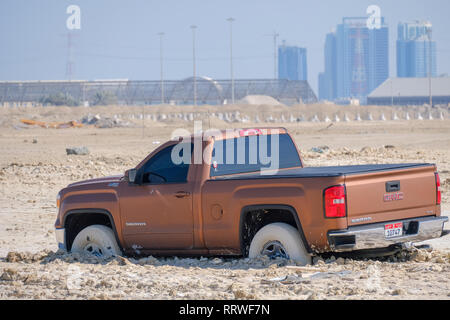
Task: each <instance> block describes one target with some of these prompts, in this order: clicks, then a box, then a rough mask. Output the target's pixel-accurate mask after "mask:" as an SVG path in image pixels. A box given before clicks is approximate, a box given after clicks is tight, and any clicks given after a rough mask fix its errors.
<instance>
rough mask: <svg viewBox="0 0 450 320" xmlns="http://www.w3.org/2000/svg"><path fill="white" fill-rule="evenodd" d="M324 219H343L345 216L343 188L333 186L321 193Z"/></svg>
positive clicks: (345, 207)
mask: <svg viewBox="0 0 450 320" xmlns="http://www.w3.org/2000/svg"><path fill="white" fill-rule="evenodd" d="M323 197H324V199H323V201H324V209H325V217H326V218H344V217H346V216H347V205H346V203H345V202H346V195H345V186H335V187H330V188H328V189H326V190H325V191H324V193H323Z"/></svg>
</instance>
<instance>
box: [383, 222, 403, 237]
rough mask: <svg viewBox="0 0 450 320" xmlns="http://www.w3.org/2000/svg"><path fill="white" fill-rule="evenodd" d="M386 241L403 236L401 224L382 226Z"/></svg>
mask: <svg viewBox="0 0 450 320" xmlns="http://www.w3.org/2000/svg"><path fill="white" fill-rule="evenodd" d="M384 235H385V236H386V239H390V238H396V237H401V236H402V235H403V223H402V222H399V223H392V224H387V225H385V226H384Z"/></svg>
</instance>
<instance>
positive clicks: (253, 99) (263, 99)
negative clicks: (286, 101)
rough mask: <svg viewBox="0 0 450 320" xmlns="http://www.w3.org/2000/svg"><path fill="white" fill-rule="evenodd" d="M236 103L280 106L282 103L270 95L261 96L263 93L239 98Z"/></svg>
mask: <svg viewBox="0 0 450 320" xmlns="http://www.w3.org/2000/svg"><path fill="white" fill-rule="evenodd" d="M238 103H241V104H250V105H267V106H281V105H282V103H280V102H279V101H278V100H276V99H275V98H272V97H270V96H263V95H250V96H246V97H244V98H243V99H241V100H239V101H238Z"/></svg>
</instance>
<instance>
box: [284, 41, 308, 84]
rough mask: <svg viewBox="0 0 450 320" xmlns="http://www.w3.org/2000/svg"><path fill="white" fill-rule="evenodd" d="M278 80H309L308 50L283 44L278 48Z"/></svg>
mask: <svg viewBox="0 0 450 320" xmlns="http://www.w3.org/2000/svg"><path fill="white" fill-rule="evenodd" d="M278 79H286V80H308V69H307V55H306V48H300V47H293V46H286V43H285V42H283V45H281V46H280V47H279V48H278Z"/></svg>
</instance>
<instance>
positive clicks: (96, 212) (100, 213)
mask: <svg viewBox="0 0 450 320" xmlns="http://www.w3.org/2000/svg"><path fill="white" fill-rule="evenodd" d="M89 215H90V216H89ZM88 216H89V217H88ZM94 217H95V218H94ZM100 217H101V218H102V219H103V222H104V221H107V222H108V224H105V223H98V221H99V220H98V219H99V218H100ZM89 218H92V219H94V221H97V223H95V222H93V223H88V222H87V221H89ZM73 219H76V221H74V220H73ZM83 219H85V220H83ZM76 222H79V226H78V227H75V228H74V230H71V229H70V227H74V226H71V224H72V223H76ZM94 224H102V225H106V226H108V227H111V229H112V230H113V233H114V237H115V239H116V242H117V245H118V246H119V248H120V250H121V251H122V252H123V247H122V243H121V242H120V239H119V235H118V233H117V229H116V224H115V221H114V218H113V216H112V214H111V212H109V211H108V210H106V209H97V208H95V209H73V210H69V211H68V212H67V213H66V214H65V215H64V220H63V226H64V228H65V229H66V232H65V239H64V240H65V243H66V249H67V251H70V250H71V247H72V244H73V241H74V239H75V237H76V236H77V234H78V233H79V232H80V231H81V230H83V229H84V228H86V227H88V226H90V225H94ZM68 227H69V228H68ZM80 228H81V229H80ZM78 229H79V230H78Z"/></svg>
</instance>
